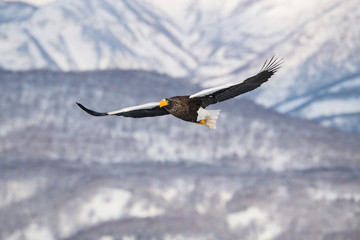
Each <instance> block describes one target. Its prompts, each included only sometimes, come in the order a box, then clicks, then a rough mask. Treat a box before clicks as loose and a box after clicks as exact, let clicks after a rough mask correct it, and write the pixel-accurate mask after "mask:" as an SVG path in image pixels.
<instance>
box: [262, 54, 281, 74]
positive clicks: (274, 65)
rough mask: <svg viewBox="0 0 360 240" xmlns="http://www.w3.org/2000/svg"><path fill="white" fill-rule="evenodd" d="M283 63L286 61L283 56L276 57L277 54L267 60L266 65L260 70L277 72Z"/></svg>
mask: <svg viewBox="0 0 360 240" xmlns="http://www.w3.org/2000/svg"><path fill="white" fill-rule="evenodd" d="M283 63H284V59H283V58H281V57H277V58H275V56H272V57H271V59H270V60H269V61H268V60H265V63H264V65H263V66H262V68H261V69H260V72H264V71H268V72H272V73H275V72H277V71H278V70H279V69H280V68H281V66H282V64H283Z"/></svg>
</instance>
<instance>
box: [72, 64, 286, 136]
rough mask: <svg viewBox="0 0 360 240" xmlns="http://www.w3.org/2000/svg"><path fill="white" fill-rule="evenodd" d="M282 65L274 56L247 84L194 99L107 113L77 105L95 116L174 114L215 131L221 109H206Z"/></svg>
mask: <svg viewBox="0 0 360 240" xmlns="http://www.w3.org/2000/svg"><path fill="white" fill-rule="evenodd" d="M282 62H283V60H282V59H278V58H274V57H272V58H271V59H270V61H265V63H264V64H263V66H262V68H261V70H260V71H259V73H258V74H256V75H255V76H252V77H250V78H248V79H246V80H245V81H242V82H234V83H230V84H226V85H222V86H219V87H213V88H209V89H205V90H203V91H200V92H198V93H195V94H193V95H190V96H175V97H171V98H165V99H163V100H161V101H160V103H159V102H151V103H147V104H142V105H138V106H134V107H127V108H123V109H120V110H117V111H112V112H103V113H100V112H95V111H93V110H90V109H88V108H86V107H84V106H83V105H81V104H80V103H76V104H77V105H78V106H79V107H80V108H81V109H83V110H84V111H85V112H87V113H88V114H91V115H93V116H107V115H116V116H123V117H131V118H143V117H156V116H162V115H167V114H172V115H173V116H175V117H177V118H180V119H182V120H184V121H188V122H193V123H197V124H203V125H205V126H207V127H209V128H211V129H215V127H216V120H217V118H218V116H219V113H220V110H205V108H206V107H207V106H209V105H211V104H215V103H218V102H222V101H225V100H228V99H230V98H233V97H236V96H239V95H240V94H243V93H246V92H249V91H251V90H254V89H255V88H257V87H259V86H260V85H261V84H262V83H264V82H266V81H267V80H268V79H269V78H270V77H271V76H272V75H273V74H274V73H275V72H276V71H277V70H279V68H280V67H281V64H282Z"/></svg>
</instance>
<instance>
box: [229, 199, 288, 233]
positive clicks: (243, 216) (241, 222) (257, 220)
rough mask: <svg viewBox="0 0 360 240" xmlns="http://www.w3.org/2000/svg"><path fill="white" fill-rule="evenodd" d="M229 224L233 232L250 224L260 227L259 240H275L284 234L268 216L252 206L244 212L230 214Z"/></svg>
mask: <svg viewBox="0 0 360 240" xmlns="http://www.w3.org/2000/svg"><path fill="white" fill-rule="evenodd" d="M227 223H228V226H229V228H230V229H231V230H235V229H236V228H243V227H246V226H249V225H250V224H255V225H257V226H258V227H259V230H260V231H259V232H258V236H257V239H259V240H267V239H273V238H275V237H276V236H278V235H279V234H280V233H281V232H282V228H281V227H280V225H279V224H277V223H276V222H275V221H274V220H273V219H271V218H270V217H269V216H268V214H267V213H266V212H264V211H262V210H261V209H260V208H258V207H255V206H252V207H249V208H247V209H245V210H244V211H240V212H234V213H230V214H229V215H228V216H227Z"/></svg>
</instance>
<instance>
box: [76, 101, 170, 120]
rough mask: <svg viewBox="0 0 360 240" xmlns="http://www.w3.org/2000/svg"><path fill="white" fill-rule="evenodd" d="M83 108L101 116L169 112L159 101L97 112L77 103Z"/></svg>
mask: <svg viewBox="0 0 360 240" xmlns="http://www.w3.org/2000/svg"><path fill="white" fill-rule="evenodd" d="M76 104H77V105H78V106H79V107H80V108H81V109H82V110H84V111H85V112H87V113H88V114H90V115H93V116H96V117H100V116H108V115H116V116H123V117H131V118H143V117H156V116H162V115H166V114H169V112H168V111H167V110H166V109H165V108H160V106H159V103H158V102H152V103H146V104H142V105H138V106H133V107H127V108H123V109H120V110H117V111H112V112H95V111H93V110H91V109H88V108H86V107H84V106H83V105H82V104H80V103H76Z"/></svg>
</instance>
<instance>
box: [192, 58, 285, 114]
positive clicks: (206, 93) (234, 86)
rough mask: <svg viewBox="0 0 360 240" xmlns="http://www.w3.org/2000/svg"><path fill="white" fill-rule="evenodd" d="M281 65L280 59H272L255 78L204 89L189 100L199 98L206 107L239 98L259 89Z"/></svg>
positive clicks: (266, 62)
mask: <svg viewBox="0 0 360 240" xmlns="http://www.w3.org/2000/svg"><path fill="white" fill-rule="evenodd" d="M282 63H283V60H282V59H279V58H274V57H272V58H271V59H270V61H267V60H266V61H265V63H264V65H263V66H262V68H261V70H260V72H259V73H258V74H256V75H255V76H253V77H250V78H248V79H246V80H245V81H243V82H235V83H230V84H226V85H222V86H219V87H213V88H209V89H205V90H203V91H201V92H198V93H195V94H193V95H191V96H190V98H199V99H200V100H201V101H202V106H203V107H206V106H208V105H210V104H215V103H218V102H222V101H225V100H228V99H230V98H233V97H236V96H239V95H240V94H243V93H246V92H249V91H251V90H254V89H255V88H257V87H260V85H261V84H263V83H264V82H266V81H267V80H268V79H269V78H270V77H271V76H272V75H273V74H274V73H275V72H276V71H277V70H279V68H280V67H281V64H282Z"/></svg>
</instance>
